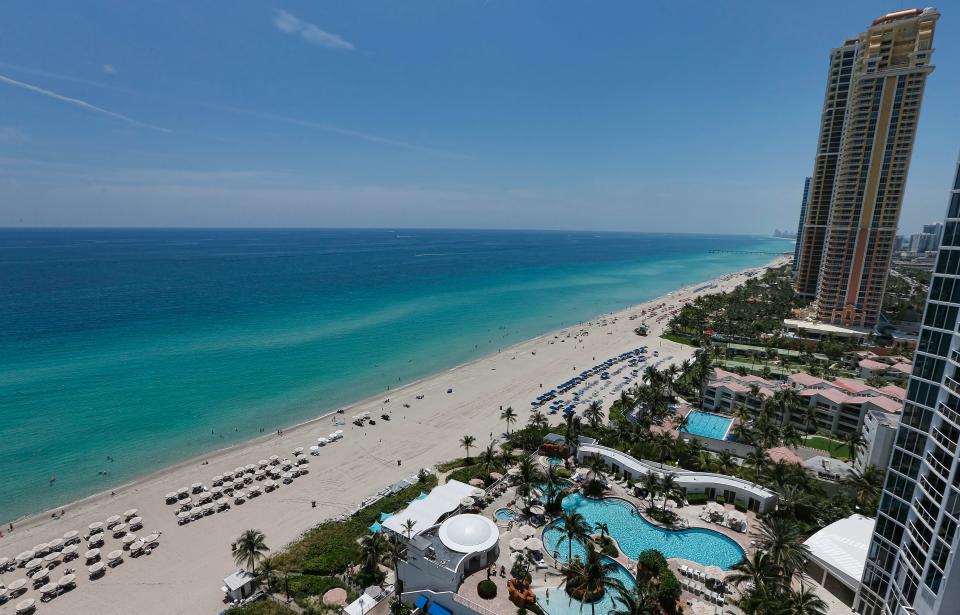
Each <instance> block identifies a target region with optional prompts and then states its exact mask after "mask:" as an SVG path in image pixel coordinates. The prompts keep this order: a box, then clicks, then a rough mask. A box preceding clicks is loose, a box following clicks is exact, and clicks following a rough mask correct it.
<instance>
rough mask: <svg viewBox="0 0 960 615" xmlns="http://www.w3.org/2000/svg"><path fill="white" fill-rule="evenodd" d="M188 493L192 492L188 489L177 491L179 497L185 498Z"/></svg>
mask: <svg viewBox="0 0 960 615" xmlns="http://www.w3.org/2000/svg"><path fill="white" fill-rule="evenodd" d="M188 493H190V490H189V489H187V488H186V487H180V488H179V489H177V495H178V496H184V495H187V494H188Z"/></svg>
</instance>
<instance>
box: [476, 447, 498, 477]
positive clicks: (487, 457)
mask: <svg viewBox="0 0 960 615" xmlns="http://www.w3.org/2000/svg"><path fill="white" fill-rule="evenodd" d="M480 466H481V467H482V468H483V470H484V472H489V471H491V470H492V469H493V468H495V467H496V466H497V448H496V447H495V446H494V445H493V442H491V443H490V444H488V445H487V448H485V449H483V453H481V455H480Z"/></svg>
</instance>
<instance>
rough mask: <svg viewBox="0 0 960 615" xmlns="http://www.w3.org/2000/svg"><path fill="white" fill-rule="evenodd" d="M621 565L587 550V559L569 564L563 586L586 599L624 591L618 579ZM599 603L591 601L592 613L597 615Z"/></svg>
mask: <svg viewBox="0 0 960 615" xmlns="http://www.w3.org/2000/svg"><path fill="white" fill-rule="evenodd" d="M619 569H620V564H618V563H616V562H615V561H613V560H612V559H610V558H604V557H603V556H602V555H600V554H599V553H597V552H596V551H595V550H593V549H587V558H586V559H585V560H583V561H581V560H580V559H579V558H577V559H576V560H573V561H572V562H570V564H568V565H567V566H566V567H565V568H564V571H563V576H564V578H563V581H562V583H561V584H562V585H566V588H567V592H568V593H576V594H579V595H581V596H585V597H595V596H602V595H603V594H604V593H605V592H607V591H612V592H617V593H618V594H619V593H620V592H621V591H622V590H624V589H625V588H624V585H623V582H622V581H621V580H620V579H618V578H617V576H616V575H617V572H618V571H619ZM596 609H597V601H596V600H591V601H590V613H591V614H593V615H596V612H597V610H596Z"/></svg>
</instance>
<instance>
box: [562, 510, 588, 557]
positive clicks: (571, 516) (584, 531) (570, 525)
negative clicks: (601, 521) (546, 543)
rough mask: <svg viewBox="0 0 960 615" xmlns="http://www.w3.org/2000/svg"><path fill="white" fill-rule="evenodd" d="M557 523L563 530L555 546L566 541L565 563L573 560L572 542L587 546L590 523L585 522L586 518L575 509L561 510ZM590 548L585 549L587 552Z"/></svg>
mask: <svg viewBox="0 0 960 615" xmlns="http://www.w3.org/2000/svg"><path fill="white" fill-rule="evenodd" d="M557 524H558V525H559V526H560V530H561V531H562V532H563V535H562V536H561V537H560V541H559V542H557V547H560V546H562V545H563V543H564V542H566V543H567V563H568V564H569V563H571V562H572V561H573V543H574V542H578V543H580V544H582V545H584V546H589V544H590V525H589V524H588V523H587V520H586V518H585V517H584V516H583V515H582V514H580V513H578V512H577V511H575V510H565V511H563V514H561V515H560V517H559V519H558V520H557ZM592 550H593V549H590V548H588V549H587V551H588V552H589V551H592Z"/></svg>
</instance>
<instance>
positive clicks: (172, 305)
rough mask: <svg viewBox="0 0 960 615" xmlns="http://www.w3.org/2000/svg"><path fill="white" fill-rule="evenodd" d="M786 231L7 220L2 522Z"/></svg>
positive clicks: (522, 333)
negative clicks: (61, 224)
mask: <svg viewBox="0 0 960 615" xmlns="http://www.w3.org/2000/svg"><path fill="white" fill-rule="evenodd" d="M783 249H784V248H783V242H782V241H777V240H773V239H765V238H756V237H730V236H707V235H657V234H631V233H566V232H521V231H514V232H501V231H496V232H495V231H439V230H433V231H422V230H416V231H412V230H403V231H387V230H96V229H89V230H20V229H18V230H13V229H7V230H0V323H2V324H0V400H2V401H0V425H3V438H0V468H2V469H3V471H2V473H0V492H2V493H3V497H2V498H0V521H2V520H5V519H11V518H16V517H18V516H20V515H23V514H27V513H30V512H35V511H39V510H42V509H45V508H50V507H54V506H58V505H62V504H65V503H67V502H69V501H71V500H73V499H76V498H78V497H82V496H85V495H88V494H90V493H93V492H96V491H99V490H103V489H108V488H110V487H111V486H114V485H116V484H118V483H120V482H123V481H127V480H130V479H133V478H136V477H138V476H141V475H143V474H145V473H148V472H151V471H155V470H158V469H160V468H162V467H164V466H167V465H169V464H171V463H175V462H178V461H181V460H183V459H186V458H188V457H191V456H195V455H200V454H203V453H205V452H208V451H212V450H214V449H217V448H221V447H223V446H226V445H229V444H233V443H236V442H240V441H243V440H247V439H249V438H252V437H256V436H258V435H260V433H261V429H262V430H263V431H264V432H266V433H270V432H272V431H274V430H276V429H277V428H281V427H285V426H289V425H291V424H293V423H296V422H299V421H302V420H305V419H307V418H311V417H314V416H316V415H318V414H320V413H322V412H324V411H329V410H332V409H335V408H337V407H341V406H343V405H345V404H347V403H349V402H352V401H356V400H359V399H362V398H364V397H368V396H370V395H374V394H380V393H383V392H384V391H386V389H387V387H388V386H391V387H395V386H397V385H399V384H402V383H406V382H410V381H412V380H415V379H418V378H422V377H424V376H427V375H429V374H432V373H436V372H439V371H442V370H445V369H448V368H450V367H452V366H453V365H456V364H458V363H462V362H464V361H468V360H472V359H475V358H478V357H480V356H483V355H486V354H490V353H495V352H497V350H498V349H500V348H503V347H506V346H508V345H510V344H513V343H516V342H519V341H522V340H524V339H528V338H530V337H533V336H535V335H539V334H541V333H545V332H547V331H549V330H552V329H555V328H558V327H561V326H565V325H570V324H573V323H577V322H581V321H583V320H586V319H589V318H592V317H593V316H595V315H597V314H599V313H603V312H609V311H612V310H616V309H622V308H624V307H625V306H627V305H629V304H633V303H637V302H640V301H643V300H646V299H650V298H653V297H655V296H658V295H661V294H663V293H664V292H667V291H669V290H672V289H675V288H677V287H679V286H682V285H685V284H693V283H696V282H700V281H704V280H708V279H711V278H715V277H717V276H720V275H723V274H725V273H729V272H732V271H735V270H739V269H742V268H745V267H751V266H757V265H760V264H762V263H764V262H767V261H768V260H770V258H771V257H770V256H768V255H762V254H741V253H716V252H711V250H730V251H741V250H742V251H756V250H760V251H776V252H782V251H783ZM108 456H109V457H110V458H112V459H113V460H115V461H109V460H108ZM51 477H56V480H55V481H54V482H52V483H50V480H49V479H50V478H51Z"/></svg>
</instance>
